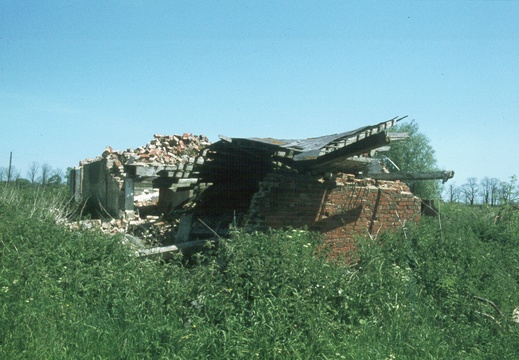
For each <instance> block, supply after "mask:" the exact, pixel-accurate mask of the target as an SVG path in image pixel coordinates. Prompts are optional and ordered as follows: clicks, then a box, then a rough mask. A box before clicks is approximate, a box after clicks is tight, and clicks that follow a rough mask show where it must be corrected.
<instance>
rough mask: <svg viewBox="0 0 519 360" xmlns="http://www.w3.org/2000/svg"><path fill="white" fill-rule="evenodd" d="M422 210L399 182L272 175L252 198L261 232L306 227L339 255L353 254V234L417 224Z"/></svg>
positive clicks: (252, 212)
mask: <svg viewBox="0 0 519 360" xmlns="http://www.w3.org/2000/svg"><path fill="white" fill-rule="evenodd" d="M420 206H421V203H420V199H419V198H417V197H415V196H414V195H413V194H412V193H411V192H410V191H409V188H408V187H407V185H405V184H404V183H401V182H398V181H396V182H393V181H375V180H371V179H356V178H355V177H354V176H353V175H340V176H338V177H334V178H333V179H323V178H318V177H315V176H304V175H294V174H281V173H271V174H269V175H267V176H266V178H265V179H264V180H263V181H262V182H261V183H260V190H259V191H258V193H256V194H255V196H254V197H253V199H252V203H251V207H250V210H249V218H250V220H249V223H250V225H251V226H253V227H256V228H258V229H266V228H269V227H270V228H283V227H287V226H291V227H303V226H307V227H308V228H309V229H310V230H315V231H319V232H322V233H323V234H324V238H325V244H326V245H327V247H329V249H330V251H331V255H332V256H336V255H338V254H339V253H347V252H349V251H350V250H352V249H353V247H354V243H353V237H354V235H358V234H367V233H370V234H372V235H376V234H378V233H379V232H381V231H385V230H388V229H391V228H395V227H399V226H402V225H403V224H405V222H407V221H418V220H419V217H420Z"/></svg>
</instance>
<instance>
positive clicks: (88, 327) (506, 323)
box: [0, 187, 519, 359]
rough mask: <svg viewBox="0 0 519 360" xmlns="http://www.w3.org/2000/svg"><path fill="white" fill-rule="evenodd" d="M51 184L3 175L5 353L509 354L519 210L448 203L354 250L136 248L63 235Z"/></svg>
mask: <svg viewBox="0 0 519 360" xmlns="http://www.w3.org/2000/svg"><path fill="white" fill-rule="evenodd" d="M60 199H61V197H59V195H58V194H55V193H54V194H49V193H41V192H33V190H25V191H24V192H21V191H17V190H13V189H8V188H4V187H0V251H1V257H0V307H1V308H0V358H2V359H94V358H95V359H161V358H162V359H202V358H207V359H229V358H232V359H242V358H259V359H516V358H518V357H519V324H518V323H515V322H513V321H512V312H513V309H514V308H516V307H517V306H519V219H518V218H517V216H516V215H514V213H513V212H511V213H509V214H508V213H504V214H505V215H506V216H501V218H500V220H499V221H496V215H497V211H498V209H479V208H467V207H464V206H448V207H445V209H442V218H441V221H439V219H423V221H422V222H421V223H420V225H419V226H417V227H412V226H411V227H409V228H407V229H399V230H398V231H397V232H396V233H394V234H391V235H389V234H383V235H380V236H379V237H378V239H369V238H367V239H359V240H358V243H359V245H360V246H359V253H358V254H357V257H358V258H359V259H360V261H359V263H358V264H356V265H355V266H352V267H347V266H340V265H337V264H335V263H333V262H330V261H327V260H326V259H325V257H324V256H316V255H315V254H314V252H315V249H316V247H317V246H318V245H319V238H318V237H317V236H315V235H314V234H311V233H309V232H306V231H304V230H297V229H294V230H287V231H274V232H271V233H268V234H259V233H258V234H244V233H240V232H239V231H236V233H235V234H234V236H233V237H232V238H231V239H230V240H228V241H226V242H225V243H223V244H222V246H221V247H220V248H219V249H213V250H211V251H209V252H210V253H211V254H210V255H200V256H195V257H194V258H192V259H190V266H185V264H184V262H183V261H181V259H178V261H172V262H169V263H167V264H165V263H161V262H158V261H151V260H140V259H137V258H135V257H134V256H133V255H132V253H131V252H130V251H129V249H128V248H127V247H126V246H125V245H122V244H121V242H120V239H118V238H117V237H107V236H105V235H102V234H100V233H95V232H84V233H79V232H70V231H68V230H66V229H64V228H63V227H60V226H57V225H55V220H56V219H59V217H61V216H64V210H63V202H61V200H60Z"/></svg>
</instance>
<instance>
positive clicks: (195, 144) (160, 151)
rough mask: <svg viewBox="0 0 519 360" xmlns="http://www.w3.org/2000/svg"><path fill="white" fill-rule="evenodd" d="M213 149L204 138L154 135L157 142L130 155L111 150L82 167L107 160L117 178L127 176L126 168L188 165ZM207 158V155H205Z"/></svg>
mask: <svg viewBox="0 0 519 360" xmlns="http://www.w3.org/2000/svg"><path fill="white" fill-rule="evenodd" d="M209 145H211V142H210V141H209V139H208V138H207V137H206V136H204V135H193V134H191V133H184V134H183V135H159V134H155V135H153V140H151V141H150V142H148V143H147V144H146V145H144V146H140V147H138V148H136V149H127V150H126V151H119V150H117V151H116V150H113V149H112V147H111V146H107V147H106V149H105V151H103V153H102V155H101V156H98V157H96V158H94V159H86V160H83V161H81V162H80V165H87V164H89V163H92V162H96V161H99V160H102V159H103V158H104V159H106V166H107V168H108V169H109V170H110V172H111V173H112V174H113V175H114V177H124V176H126V174H125V170H124V165H132V164H133V165H137V164H138V165H143V166H146V165H150V166H167V165H176V164H186V163H188V162H189V161H190V158H192V157H194V156H196V155H198V154H200V153H203V150H204V149H205V148H206V147H208V146H209ZM204 155H205V154H204Z"/></svg>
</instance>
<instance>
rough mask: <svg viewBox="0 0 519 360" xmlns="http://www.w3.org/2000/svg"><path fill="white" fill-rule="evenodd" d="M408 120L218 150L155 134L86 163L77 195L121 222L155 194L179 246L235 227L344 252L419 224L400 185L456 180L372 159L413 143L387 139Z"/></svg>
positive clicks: (226, 142)
mask: <svg viewBox="0 0 519 360" xmlns="http://www.w3.org/2000/svg"><path fill="white" fill-rule="evenodd" d="M401 119H402V118H394V119H391V120H388V121H385V122H382V123H379V124H376V125H372V126H366V127H363V128H360V129H357V130H353V131H348V132H344V133H340V134H334V135H328V136H323V137H317V138H311V139H304V140H279V139H271V138H268V139H264V138H262V139H259V138H248V139H243V138H227V137H224V136H221V137H220V141H218V142H215V143H213V144H210V143H209V142H208V141H207V139H206V138H204V137H201V136H200V137H197V136H192V135H190V134H184V135H183V136H170V137H164V136H158V135H157V136H155V139H154V141H152V143H149V144H148V145H147V146H146V147H144V148H140V149H139V150H138V151H129V150H128V151H127V152H126V153H120V152H119V153H117V152H115V153H114V152H112V151H111V149H109V151H108V153H107V152H105V153H104V154H103V156H102V157H100V158H98V159H97V160H95V161H90V162H86V163H83V164H82V166H80V167H78V168H76V169H75V178H76V179H77V180H76V184H75V186H74V187H73V191H74V193H75V194H76V198H77V199H82V200H83V201H87V199H88V201H89V204H90V207H91V208H96V207H97V208H99V207H100V206H101V207H102V208H103V210H104V211H106V212H108V213H110V214H111V215H112V216H122V214H128V213H133V212H135V211H137V212H140V211H141V209H139V207H138V206H137V207H136V205H137V202H136V201H135V200H136V198H139V197H140V196H142V194H143V192H145V191H147V192H148V193H150V191H152V190H153V189H155V191H156V194H157V199H156V200H157V201H156V203H155V204H154V205H153V206H154V209H155V210H156V211H157V212H158V213H160V215H161V216H163V217H168V216H169V217H176V218H177V219H179V220H180V221H179V225H178V228H177V231H176V236H175V239H172V242H177V243H178V242H185V241H190V240H196V239H202V238H207V237H211V236H214V235H215V234H218V235H219V236H225V235H226V233H227V232H228V230H229V225H230V224H231V223H235V224H236V225H238V226H242V227H244V228H246V229H256V230H265V229H268V228H284V227H308V228H309V229H310V230H314V231H319V232H321V233H322V234H323V237H324V239H325V241H326V243H327V245H328V246H329V247H330V248H331V250H332V251H333V252H335V253H340V252H345V251H348V250H350V249H351V248H352V246H353V237H354V235H357V234H367V233H369V234H372V235H374V234H377V233H379V232H380V231H383V230H386V229H388V228H393V227H395V226H402V225H403V224H405V223H406V222H407V221H416V220H417V219H418V218H419V217H420V210H421V200H420V199H419V198H417V197H415V196H414V195H413V194H412V193H411V192H410V190H409V188H408V187H407V186H406V185H405V184H404V183H403V182H400V181H399V179H407V178H426V179H437V178H443V179H444V180H445V179H447V178H450V177H452V172H441V173H432V174H400V173H396V174H395V173H394V174H388V173H387V171H386V170H385V168H384V167H383V166H382V164H381V162H380V161H379V160H377V159H376V158H375V157H374V155H375V154H376V153H377V152H381V151H387V150H388V149H389V145H390V143H391V142H393V141H399V140H405V139H406V138H407V137H408V135H407V134H402V133H391V132H389V131H388V129H389V128H390V127H392V126H394V125H395V124H396V123H397V122H398V121H400V120H401ZM114 154H115V155H114ZM114 157H115V158H114ZM96 204H97V205H96Z"/></svg>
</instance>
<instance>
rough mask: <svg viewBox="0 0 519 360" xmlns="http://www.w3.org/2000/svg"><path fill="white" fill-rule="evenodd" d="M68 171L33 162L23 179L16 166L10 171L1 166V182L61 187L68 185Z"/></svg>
mask: <svg viewBox="0 0 519 360" xmlns="http://www.w3.org/2000/svg"><path fill="white" fill-rule="evenodd" d="M68 173H69V172H68V171H67V173H65V172H64V171H63V170H62V169H59V168H53V167H52V166H51V165H49V164H48V163H44V164H41V165H40V164H39V163H37V162H32V163H31V164H30V165H29V168H28V170H27V174H26V177H25V178H24V177H22V175H21V173H20V171H18V169H17V168H16V167H14V166H12V167H11V168H10V169H9V168H6V167H2V166H0V182H3V183H16V184H17V185H19V186H29V185H40V186H50V187H52V186H59V185H64V184H66V183H68V180H69V179H68Z"/></svg>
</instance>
